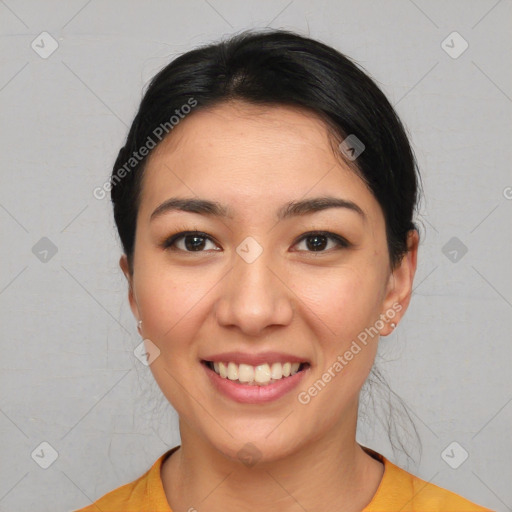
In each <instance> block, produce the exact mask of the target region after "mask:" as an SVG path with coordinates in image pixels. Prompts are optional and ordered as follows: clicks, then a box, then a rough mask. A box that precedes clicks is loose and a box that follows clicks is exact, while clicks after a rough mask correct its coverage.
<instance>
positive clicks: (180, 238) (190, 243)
mask: <svg viewBox="0 0 512 512" xmlns="http://www.w3.org/2000/svg"><path fill="white" fill-rule="evenodd" d="M208 242H211V243H212V244H213V243H214V242H213V239H212V238H211V237H210V236H208V235H207V234H206V233H203V232H201V231H183V232H181V233H176V234H175V235H172V236H171V237H169V238H168V239H167V240H165V241H164V243H163V244H162V246H163V247H164V249H172V250H178V251H183V252H204V248H205V246H206V245H207V243H208ZM213 250H215V251H217V250H219V249H213Z"/></svg>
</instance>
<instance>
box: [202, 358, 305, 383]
mask: <svg viewBox="0 0 512 512" xmlns="http://www.w3.org/2000/svg"><path fill="white" fill-rule="evenodd" d="M204 364H206V365H207V366H208V367H209V368H210V370H213V371H214V372H215V373H216V374H217V375H219V376H220V377H221V378H223V379H229V380H231V381H233V382H236V383H238V384H245V385H247V386H268V385H270V384H273V383H274V382H277V381H280V380H282V379H286V378H288V377H290V376H293V375H295V374H296V373H298V372H300V371H302V370H304V369H305V368H306V367H307V366H309V364H308V363H297V362H293V363H292V362H285V363H279V362H275V363H263V364H259V365H257V366H252V365H250V364H243V363H242V364H236V363H234V362H233V361H230V362H217V361H215V362H213V361H204Z"/></svg>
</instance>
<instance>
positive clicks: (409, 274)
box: [380, 229, 419, 336]
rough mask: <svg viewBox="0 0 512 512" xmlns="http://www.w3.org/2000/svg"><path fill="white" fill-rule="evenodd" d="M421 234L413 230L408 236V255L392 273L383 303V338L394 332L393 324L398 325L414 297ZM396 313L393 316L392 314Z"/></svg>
mask: <svg viewBox="0 0 512 512" xmlns="http://www.w3.org/2000/svg"><path fill="white" fill-rule="evenodd" d="M418 245H419V234H418V231H417V230H416V229H411V230H410V231H409V233H408V234H407V253H406V254H405V255H404V256H403V258H402V261H401V262H400V263H399V265H398V266H397V267H396V268H395V269H394V270H393V271H392V272H391V274H390V276H389V279H388V284H387V291H386V296H385V299H384V302H383V308H384V309H383V310H382V311H381V313H382V315H383V317H384V316H386V317H387V319H388V320H385V326H384V327H383V329H382V330H381V333H380V334H381V336H387V335H388V334H390V333H391V332H392V331H393V328H392V327H391V325H390V324H391V323H392V322H394V323H395V324H396V325H398V323H399V322H400V320H401V318H402V317H403V316H404V314H405V311H406V310H407V307H408V306H409V302H410V300H411V295H412V285H413V281H414V274H415V273H416V265H417V258H418ZM390 312H391V314H390ZM393 312H394V313H395V315H394V316H392V313H393Z"/></svg>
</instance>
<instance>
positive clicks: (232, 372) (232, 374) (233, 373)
mask: <svg viewBox="0 0 512 512" xmlns="http://www.w3.org/2000/svg"><path fill="white" fill-rule="evenodd" d="M228 379H229V380H238V366H237V365H236V364H235V363H229V364H228Z"/></svg>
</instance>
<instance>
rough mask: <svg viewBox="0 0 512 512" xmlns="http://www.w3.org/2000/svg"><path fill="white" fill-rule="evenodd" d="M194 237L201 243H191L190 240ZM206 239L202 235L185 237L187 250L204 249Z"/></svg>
mask: <svg viewBox="0 0 512 512" xmlns="http://www.w3.org/2000/svg"><path fill="white" fill-rule="evenodd" d="M191 239H193V240H194V241H196V242H197V241H198V240H199V243H195V244H191V243H189V240H191ZM204 244H205V241H204V238H203V237H201V236H195V235H194V236H192V235H191V236H188V237H186V238H185V247H186V248H187V250H192V251H197V250H198V249H202V248H203V247H204Z"/></svg>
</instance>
